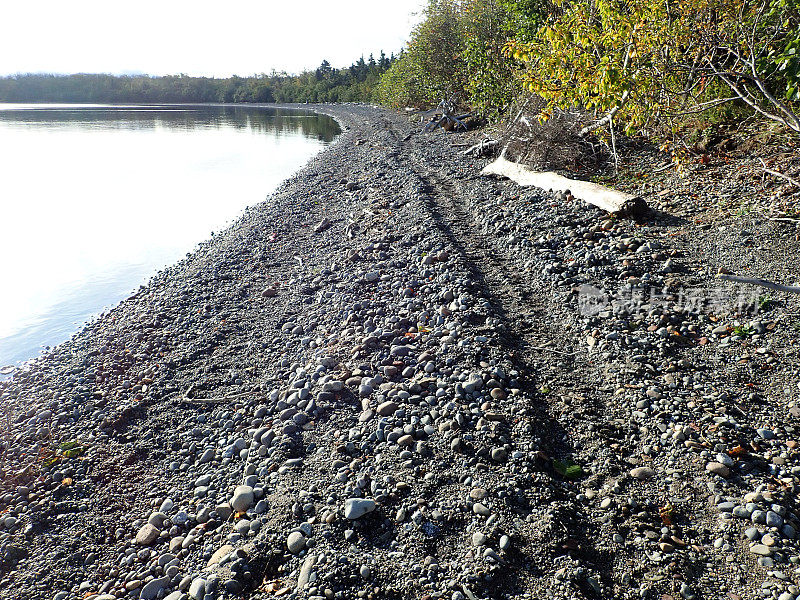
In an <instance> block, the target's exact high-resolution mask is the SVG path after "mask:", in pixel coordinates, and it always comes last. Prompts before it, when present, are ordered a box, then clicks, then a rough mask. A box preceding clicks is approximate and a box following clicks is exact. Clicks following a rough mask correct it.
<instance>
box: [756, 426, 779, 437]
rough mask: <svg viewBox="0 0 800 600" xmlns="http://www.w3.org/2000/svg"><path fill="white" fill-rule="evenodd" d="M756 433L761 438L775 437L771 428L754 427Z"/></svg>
mask: <svg viewBox="0 0 800 600" xmlns="http://www.w3.org/2000/svg"><path fill="white" fill-rule="evenodd" d="M756 433H757V434H758V435H759V437H760V438H761V439H763V440H772V439H775V433H774V432H773V431H772V430H771V429H763V428H762V429H756Z"/></svg>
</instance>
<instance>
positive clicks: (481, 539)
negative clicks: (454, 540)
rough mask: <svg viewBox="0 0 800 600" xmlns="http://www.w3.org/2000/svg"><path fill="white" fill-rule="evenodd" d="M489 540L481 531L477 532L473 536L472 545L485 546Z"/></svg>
mask: <svg viewBox="0 0 800 600" xmlns="http://www.w3.org/2000/svg"><path fill="white" fill-rule="evenodd" d="M488 539H489V538H487V537H486V534H484V533H483V532H481V531H476V532H475V533H473V534H472V545H473V546H484V545H485V544H486V542H487V541H488Z"/></svg>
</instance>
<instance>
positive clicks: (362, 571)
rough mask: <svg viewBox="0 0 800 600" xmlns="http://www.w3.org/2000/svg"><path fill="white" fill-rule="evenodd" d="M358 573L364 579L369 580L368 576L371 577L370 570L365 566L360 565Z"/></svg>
mask: <svg viewBox="0 0 800 600" xmlns="http://www.w3.org/2000/svg"><path fill="white" fill-rule="evenodd" d="M358 572H359V574H360V575H361V577H362V578H364V579H369V577H370V575H372V569H370V568H369V567H368V566H367V565H361V568H360V569H359V570H358Z"/></svg>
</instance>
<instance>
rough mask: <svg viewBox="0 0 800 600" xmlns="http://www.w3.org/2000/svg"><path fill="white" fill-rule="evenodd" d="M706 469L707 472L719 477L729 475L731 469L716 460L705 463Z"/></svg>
mask: <svg viewBox="0 0 800 600" xmlns="http://www.w3.org/2000/svg"><path fill="white" fill-rule="evenodd" d="M706 471H708V472H709V473H713V474H714V475H719V476H720V477H726V478H727V477H730V475H731V470H730V469H729V468H728V467H726V466H725V465H723V464H722V463H718V462H710V463H708V464H707V465H706Z"/></svg>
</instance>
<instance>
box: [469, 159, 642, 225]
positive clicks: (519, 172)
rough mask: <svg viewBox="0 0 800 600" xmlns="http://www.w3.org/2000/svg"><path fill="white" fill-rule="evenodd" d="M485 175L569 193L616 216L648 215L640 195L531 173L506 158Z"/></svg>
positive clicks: (489, 169) (560, 177) (498, 161)
mask: <svg viewBox="0 0 800 600" xmlns="http://www.w3.org/2000/svg"><path fill="white" fill-rule="evenodd" d="M481 175H499V176H501V177H507V178H509V179H511V180H512V181H514V182H515V183H518V184H519V185H522V186H534V187H538V188H542V189H543V190H553V191H554V192H566V191H568V190H569V191H570V192H571V193H572V195H573V196H575V197H576V198H580V199H581V200H583V201H584V202H588V203H589V204H592V205H593V206H596V207H597V208H600V209H602V210H605V211H607V212H609V213H612V214H615V215H626V216H631V217H636V216H639V215H642V214H644V213H646V212H647V203H646V202H645V201H644V200H643V199H642V198H640V197H638V196H633V195H632V194H626V193H624V192H618V191H617V190H612V189H611V188H607V187H604V186H602V185H598V184H596V183H592V182H590V181H580V180H578V179H569V178H567V177H563V176H561V175H559V174H558V173H553V172H552V171H531V170H530V169H528V168H527V167H525V166H524V165H521V164H519V163H515V162H512V161H510V160H508V159H506V158H504V157H503V156H500V158H498V159H497V160H495V161H494V162H492V163H490V164H488V165H486V166H485V167H484V168H483V170H482V171H481Z"/></svg>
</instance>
